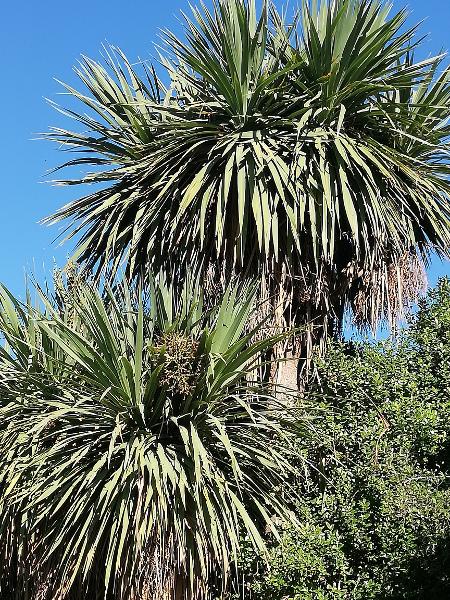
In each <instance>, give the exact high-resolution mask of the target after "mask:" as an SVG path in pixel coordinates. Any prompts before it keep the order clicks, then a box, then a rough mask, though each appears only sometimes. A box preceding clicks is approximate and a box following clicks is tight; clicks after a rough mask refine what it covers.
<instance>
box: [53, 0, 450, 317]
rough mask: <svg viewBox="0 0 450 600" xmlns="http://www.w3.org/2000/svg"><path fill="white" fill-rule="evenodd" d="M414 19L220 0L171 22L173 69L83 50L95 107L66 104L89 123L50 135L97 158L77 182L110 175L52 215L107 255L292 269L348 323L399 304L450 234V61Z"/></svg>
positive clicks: (362, 5)
mask: <svg viewBox="0 0 450 600" xmlns="http://www.w3.org/2000/svg"><path fill="white" fill-rule="evenodd" d="M406 20H407V13H406V11H405V10H402V11H400V12H398V13H396V14H392V6H391V4H390V3H385V2H382V1H381V0H375V1H369V0H332V1H329V2H328V1H326V0H322V1H317V0H315V1H313V2H311V3H309V2H308V1H307V0H304V1H303V2H302V6H301V9H300V10H299V12H298V13H296V14H295V15H294V16H293V18H292V20H291V21H289V22H287V20H286V19H285V16H284V14H280V13H279V12H278V11H277V10H276V8H275V6H273V5H272V4H270V3H268V2H263V6H262V9H261V11H260V12H258V11H257V9H256V6H255V2H254V0H249V1H248V2H247V1H244V0H215V1H214V2H213V5H212V9H211V10H209V9H208V8H207V7H206V6H205V5H203V4H201V6H200V8H198V9H197V8H194V9H193V15H192V17H187V16H186V17H185V21H184V23H185V28H184V37H183V38H182V39H179V38H177V37H176V36H175V35H174V34H172V33H171V32H169V31H165V32H164V33H163V38H164V43H163V47H162V49H161V51H160V52H161V54H160V62H161V63H162V65H163V67H164V68H165V71H166V73H165V75H164V76H163V77H162V79H163V80H164V81H165V80H166V79H168V80H169V83H168V85H167V86H165V85H163V83H162V81H161V79H159V78H158V77H157V75H156V72H155V70H154V69H153V68H152V67H150V68H147V67H146V65H143V69H144V71H145V73H144V75H143V76H141V75H139V74H138V72H137V69H136V68H135V67H134V66H132V65H131V63H130V62H129V61H128V60H127V58H126V57H125V56H124V55H123V54H122V53H121V52H120V51H114V50H113V49H112V50H111V51H110V52H107V60H106V63H107V64H106V67H105V66H102V65H101V64H99V63H97V62H95V61H93V60H91V59H89V58H83V59H82V61H81V64H80V66H79V67H78V68H77V69H76V72H77V74H78V76H79V78H80V79H81V81H82V83H83V84H84V85H85V87H86V89H87V91H86V92H80V91H77V90H75V89H74V88H72V87H70V86H67V85H65V89H66V91H67V93H68V94H69V96H71V97H72V98H74V99H76V100H77V101H79V102H80V103H81V105H82V106H83V107H84V108H85V109H86V108H87V109H88V111H89V112H88V114H86V113H83V112H74V111H72V110H65V111H64V110H63V112H65V113H66V114H68V115H69V116H70V117H72V118H74V119H75V120H76V121H77V122H78V123H79V124H81V125H82V127H83V130H84V132H83V133H80V132H77V131H67V130H64V129H59V128H55V129H53V130H52V132H51V133H50V134H48V137H49V138H50V139H53V140H56V141H57V142H59V143H61V144H63V145H64V146H66V147H67V148H69V149H73V150H75V151H76V152H77V153H80V154H79V157H77V158H75V159H73V160H70V161H69V162H67V163H66V165H64V166H70V165H71V166H79V165H83V166H84V165H88V166H91V167H95V170H94V171H93V172H92V173H89V174H87V175H85V176H82V177H81V178H79V179H76V180H71V181H65V182H64V183H67V184H80V183H100V184H102V185H101V187H100V189H98V190H97V191H94V192H93V193H91V194H89V195H87V196H85V197H83V198H80V199H79V200H75V201H74V202H72V203H70V204H69V205H67V206H65V207H63V208H62V209H61V210H59V211H58V212H57V213H56V214H55V215H53V216H52V217H50V218H49V219H48V221H49V222H50V221H61V220H68V235H69V237H70V236H73V235H76V234H81V238H80V240H79V242H78V245H77V251H76V257H78V258H79V259H80V260H81V261H82V262H85V263H86V264H87V265H88V266H89V267H90V268H97V269H98V271H99V273H100V272H108V273H112V274H114V273H115V272H116V271H117V269H118V268H119V266H120V265H121V264H123V263H125V264H126V266H127V269H128V272H129V274H130V276H131V277H135V276H137V275H139V274H140V273H141V272H142V271H144V272H145V271H146V269H147V267H148V266H151V267H152V268H153V269H154V271H155V272H158V271H159V270H160V269H163V270H164V271H165V272H166V273H170V274H172V275H173V276H174V277H177V273H179V272H182V271H183V270H185V269H186V268H187V267H189V268H194V269H197V270H199V271H200V272H203V273H205V272H207V271H208V269H210V268H211V266H212V268H213V270H214V271H215V272H216V275H217V272H219V275H218V276H219V277H220V274H222V275H225V276H228V275H229V273H230V272H238V273H243V274H245V275H255V274H258V275H261V274H262V275H263V279H264V278H265V280H267V282H268V288H269V295H273V294H275V292H276V290H277V289H278V288H277V285H279V281H280V279H281V281H282V286H283V287H284V289H285V291H287V293H288V294H289V293H290V294H292V295H293V297H294V298H295V301H296V302H297V303H300V304H302V302H304V300H302V298H306V299H307V300H308V302H311V303H312V305H314V306H319V305H320V306H321V311H322V313H324V314H325V313H326V312H327V311H330V314H332V315H334V317H335V318H336V319H337V321H338V323H339V322H341V321H342V317H343V312H344V309H345V307H348V306H349V307H350V308H351V309H352V310H353V313H354V315H355V316H356V317H357V319H358V320H359V321H360V322H361V323H362V324H370V325H373V326H374V325H376V323H377V321H378V320H379V318H380V317H381V316H382V315H386V316H388V317H392V318H394V317H395V316H398V315H399V314H400V313H401V311H402V307H403V304H404V302H405V301H407V300H408V299H409V298H408V296H412V297H414V295H415V294H416V293H417V286H416V287H414V286H412V287H411V288H410V289H409V290H408V289H407V288H402V286H401V285H400V284H399V280H400V279H402V278H403V279H405V277H406V278H408V277H409V276H410V275H411V273H413V272H417V270H418V269H419V270H420V264H421V263H422V261H425V262H426V261H427V258H428V256H429V253H430V252H431V251H436V252H438V253H440V254H442V255H448V252H449V247H450V210H449V202H448V193H449V181H448V175H449V165H448V139H449V132H450V130H449V125H448V118H449V114H450V87H449V74H450V71H449V69H448V68H442V64H443V62H442V61H443V56H437V57H432V58H428V59H426V60H424V61H420V62H417V61H416V60H414V50H415V49H416V47H417V45H418V43H419V42H420V40H419V39H418V38H417V35H416V31H417V28H416V27H413V28H407V26H406ZM405 257H406V259H405ZM402 261H403V262H402ZM219 265H220V266H219ZM405 271H406V274H405ZM361 295H363V296H364V297H365V301H364V302H361V301H360V298H361ZM393 297H394V299H393ZM279 301H280V298H278V299H277V302H279ZM294 312H295V311H294ZM304 312H305V310H304V309H302V308H301V307H300V313H302V314H303V313H304Z"/></svg>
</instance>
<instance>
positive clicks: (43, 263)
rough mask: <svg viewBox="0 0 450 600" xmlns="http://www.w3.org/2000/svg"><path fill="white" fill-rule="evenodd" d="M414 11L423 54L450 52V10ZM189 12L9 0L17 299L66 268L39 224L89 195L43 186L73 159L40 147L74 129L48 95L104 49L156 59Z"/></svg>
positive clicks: (4, 140)
mask: <svg viewBox="0 0 450 600" xmlns="http://www.w3.org/2000/svg"><path fill="white" fill-rule="evenodd" d="M194 3H195V0H194ZM394 3H395V5H396V7H397V8H400V7H402V6H404V4H405V2H403V1H402V0H395V2H394ZM293 4H295V2H292V0H291V2H290V5H291V6H292V5H293ZM407 5H408V6H409V7H410V9H411V12H412V15H411V22H412V21H419V20H422V19H424V18H427V17H428V18H427V19H426V21H425V23H424V24H423V26H422V31H423V32H424V33H430V37H429V39H428V40H427V41H426V43H424V45H423V47H422V53H423V54H424V55H425V54H430V53H432V52H433V53H437V52H439V51H440V50H441V49H442V48H446V49H447V48H450V36H449V31H450V2H448V0H427V1H424V0H410V1H409V3H407ZM180 9H183V10H185V11H187V10H188V2H187V0H162V1H160V0H146V1H142V0H133V1H129V2H119V1H118V0H89V1H88V0H77V1H76V2H61V0H44V1H43V2H36V1H35V0H22V1H18V0H16V1H8V0H4V2H3V4H2V11H1V12H2V18H1V20H0V56H2V57H3V58H2V66H1V84H0V86H1V93H0V114H2V115H3V117H2V128H1V145H0V164H2V165H3V177H2V179H3V181H2V186H1V191H0V202H1V206H2V210H1V216H0V281H2V282H3V283H5V284H6V285H7V286H9V287H10V288H11V289H12V290H13V291H14V292H15V293H18V294H22V293H23V289H24V285H23V282H24V272H25V270H27V271H34V272H35V273H36V275H37V277H38V278H39V279H42V278H43V276H44V273H46V274H47V275H48V274H49V273H50V271H51V268H52V265H53V263H54V260H56V261H57V263H58V264H59V265H62V264H63V263H64V261H65V257H66V254H67V252H68V251H69V250H70V248H66V247H63V248H60V247H58V245H57V244H54V243H53V240H54V238H55V237H56V235H57V233H58V230H57V228H56V227H51V228H49V227H44V226H41V225H38V221H39V219H41V218H42V217H44V216H46V215H48V214H49V213H51V212H52V211H53V210H54V209H55V208H56V207H58V206H60V205H61V204H63V203H65V202H67V201H69V200H70V199H72V198H73V197H74V195H75V194H76V193H77V191H78V192H79V191H80V190H76V189H75V188H72V189H62V188H55V187H51V186H49V185H47V184H44V183H40V182H41V181H43V180H44V179H45V172H46V170H47V169H50V168H51V167H53V166H56V165H57V164H58V163H60V162H61V161H62V160H63V158H64V156H63V154H62V153H61V152H59V151H58V150H57V149H56V147H53V146H52V144H50V143H49V142H44V141H39V140H38V141H35V140H33V138H35V137H37V134H38V133H39V132H43V131H46V130H47V128H48V127H49V126H50V125H62V126H66V125H67V124H68V123H67V120H66V119H65V118H64V117H63V116H62V115H59V114H58V113H56V112H55V111H54V110H53V109H51V108H50V107H49V106H48V105H47V104H46V102H45V101H44V98H45V97H49V98H53V99H56V94H57V93H58V92H59V91H60V88H59V86H58V84H57V83H56V82H55V81H54V78H55V77H56V78H59V79H62V80H64V81H67V82H74V81H75V78H74V76H73V74H72V67H73V65H74V64H75V63H76V61H77V59H78V58H79V56H80V54H82V53H83V54H87V55H88V56H90V57H93V58H98V57H99V55H100V50H101V45H102V44H103V43H104V42H108V43H111V44H114V45H117V46H120V47H121V48H122V49H123V50H124V51H125V53H126V54H127V55H128V57H129V58H130V59H131V60H133V59H136V60H137V59H138V57H141V58H149V57H150V56H151V54H152V53H153V50H152V43H153V42H155V41H157V35H158V29H159V28H161V27H169V28H171V29H175V30H176V29H177V28H178V27H179V23H178V15H179V11H180ZM443 274H448V275H450V264H449V263H446V264H442V263H439V262H437V261H436V262H435V263H434V264H433V265H432V268H431V271H430V283H432V284H433V283H434V282H435V281H436V279H437V277H438V276H439V275H443Z"/></svg>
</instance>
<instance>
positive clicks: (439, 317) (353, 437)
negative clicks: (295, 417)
mask: <svg viewBox="0 0 450 600" xmlns="http://www.w3.org/2000/svg"><path fill="white" fill-rule="evenodd" d="M319 371H320V383H319V384H317V385H316V386H315V388H314V389H313V390H311V400H314V398H316V397H317V398H320V399H321V400H320V402H321V407H322V408H323V417H321V419H320V420H318V422H317V428H319V429H320V430H323V440H324V441H323V445H322V446H321V447H314V448H310V450H309V460H310V461H311V465H315V466H311V468H310V470H309V472H307V473H306V474H305V477H304V479H303V480H302V482H301V484H299V485H301V492H302V494H301V496H302V500H301V501H300V503H299V505H298V506H297V507H296V510H297V513H298V515H299V518H300V521H301V527H300V530H297V529H292V530H290V531H289V530H288V531H285V532H284V536H283V538H282V540H281V542H279V543H274V544H273V546H272V549H271V554H270V567H269V568H268V569H267V568H265V567H264V566H263V565H262V563H260V562H258V561H257V560H256V559H255V557H254V555H253V553H252V552H251V551H250V550H249V551H248V554H245V555H244V556H243V557H242V563H243V566H244V569H245V573H246V577H245V583H244V584H243V586H242V589H241V590H240V592H239V594H238V596H239V597H241V598H245V599H246V600H247V599H251V598H258V600H338V599H352V600H371V599H376V600H382V599H386V600H388V599H389V600H406V599H408V600H409V599H410V600H412V599H417V600H419V599H420V600H444V599H448V598H450V394H449V392H450V281H449V280H447V279H443V280H441V281H440V283H439V285H438V286H437V288H436V289H435V290H433V291H431V292H430V293H429V295H428V297H427V298H426V299H424V300H423V301H422V302H421V304H420V307H419V311H418V314H417V315H416V317H415V319H414V320H413V322H412V323H411V324H410V326H409V328H408V329H407V330H406V332H405V334H404V335H403V336H402V339H401V340H400V341H397V342H396V343H395V344H394V343H392V342H384V343H380V344H377V345H371V344H369V343H361V344H342V345H337V346H334V347H332V348H331V349H330V351H329V353H328V356H327V357H326V359H325V360H324V361H323V363H322V364H321V365H320V369H319ZM324 398H325V400H324Z"/></svg>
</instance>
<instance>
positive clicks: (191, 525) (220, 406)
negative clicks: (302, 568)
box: [0, 282, 307, 600]
mask: <svg viewBox="0 0 450 600" xmlns="http://www.w3.org/2000/svg"><path fill="white" fill-rule="evenodd" d="M60 290H61V288H60ZM62 290H63V294H59V295H58V296H57V299H56V300H57V301H56V302H55V301H54V300H52V299H51V298H49V297H48V296H47V295H46V294H43V293H41V304H42V302H43V303H44V306H43V307H41V308H39V307H38V308H34V307H33V306H32V304H31V303H30V302H28V303H27V304H26V305H22V304H21V303H20V302H19V301H18V300H16V299H15V298H14V297H13V296H11V294H10V293H9V292H7V291H6V290H5V289H3V288H2V289H1V291H0V331H2V334H3V335H4V338H5V345H4V346H2V347H1V348H0V392H1V398H0V400H1V401H0V422H1V427H0V450H1V452H0V455H1V459H0V482H1V486H0V557H1V566H0V591H1V594H2V597H3V598H6V597H8V598H11V599H13V598H21V599H23V598H39V599H41V600H53V599H54V598H60V599H61V600H66V599H67V600H79V599H80V600H81V598H83V599H84V598H109V597H114V598H120V599H123V600H137V599H139V600H141V599H144V600H150V599H151V600H159V599H164V600H166V599H167V598H169V597H170V598H172V597H174V595H175V593H181V594H182V596H181V597H183V598H195V599H197V598H210V597H212V594H213V590H214V589H216V590H218V591H220V590H221V589H222V587H224V586H226V584H227V580H228V579H229V578H230V575H231V574H233V572H234V569H233V565H234V564H235V563H236V561H237V555H238V549H239V545H240V536H241V535H242V533H243V532H244V531H245V532H246V538H247V539H248V540H250V541H251V542H252V544H253V545H254V546H255V548H256V549H257V550H258V551H259V552H262V553H264V552H265V545H264V540H263V532H264V530H265V529H266V528H267V527H269V528H270V529H271V530H272V531H273V532H274V533H275V532H276V530H275V524H274V523H275V522H274V521H273V518H274V517H277V518H278V519H280V518H281V519H283V520H285V519H289V518H290V512H289V506H290V504H289V502H290V499H292V497H293V495H292V496H291V497H290V496H289V494H290V492H289V486H287V487H285V492H284V493H283V494H280V492H279V486H280V485H281V483H282V482H283V481H284V480H285V479H286V477H287V476H288V474H289V473H291V474H292V472H293V468H292V467H291V466H290V464H291V462H292V452H293V450H294V442H295V441H296V440H298V439H299V436H300V437H301V436H302V435H303V433H306V431H307V427H306V423H307V422H306V421H305V420H302V419H299V414H300V413H299V411H298V410H297V409H295V408H293V407H292V402H291V408H288V407H287V406H286V405H284V404H283V403H282V402H281V401H280V399H276V398H274V397H273V391H272V392H271V391H270V390H269V388H268V387H267V386H262V385H260V384H257V383H253V382H252V378H251V375H250V372H251V370H252V369H253V367H254V365H255V362H256V361H257V360H258V359H259V355H260V352H261V351H262V350H263V349H264V348H266V347H267V344H270V343H273V340H272V342H271V341H270V340H264V341H261V342H255V343H251V342H250V338H249V335H247V336H246V335H243V334H242V328H243V327H244V324H245V321H246V318H247V316H248V313H249V310H250V309H251V307H252V303H253V297H254V292H253V291H251V290H250V291H247V292H244V293H242V294H241V296H242V297H241V300H238V298H237V290H232V289H229V290H228V292H227V293H226V294H225V296H224V297H223V300H222V302H221V304H219V306H218V308H217V309H216V310H215V311H213V312H209V313H203V312H202V310H201V305H200V303H199V299H200V295H199V294H198V293H196V292H195V289H194V288H193V287H192V286H187V287H186V288H185V293H184V294H183V296H182V298H181V299H180V298H179V297H178V295H177V296H176V297H175V296H174V295H173V294H172V292H171V291H170V289H168V288H166V287H165V286H164V285H160V284H158V285H155V286H153V291H152V298H151V302H150V306H147V302H146V301H145V298H144V297H143V295H142V294H132V293H130V291H129V288H128V287H127V286H126V285H124V286H122V285H121V286H120V287H119V288H118V289H117V290H116V291H115V293H112V292H111V291H106V292H105V295H104V297H103V298H102V296H101V295H100V294H99V293H98V292H97V291H95V290H94V289H93V288H92V287H91V286H90V285H88V284H86V283H83V282H78V284H77V285H76V286H72V289H70V288H69V290H68V289H67V288H62ZM292 494H293V492H292ZM15 594H16V595H15ZM27 594H28V595H27Z"/></svg>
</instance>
